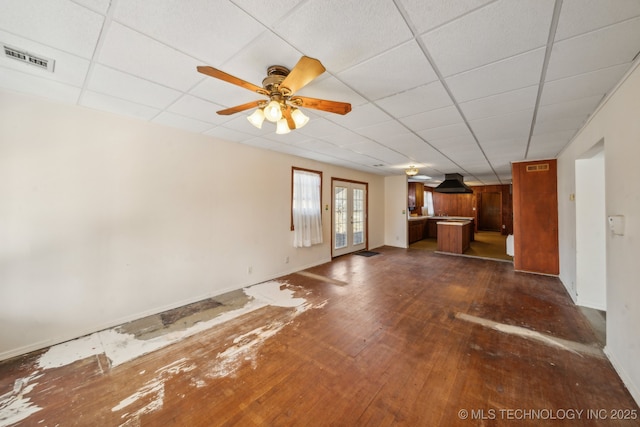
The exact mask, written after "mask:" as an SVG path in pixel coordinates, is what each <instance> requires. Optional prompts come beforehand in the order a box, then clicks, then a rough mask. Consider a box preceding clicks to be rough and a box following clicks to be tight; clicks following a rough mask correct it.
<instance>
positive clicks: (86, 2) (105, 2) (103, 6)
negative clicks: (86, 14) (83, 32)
mask: <svg viewBox="0 0 640 427" xmlns="http://www.w3.org/2000/svg"><path fill="white" fill-rule="evenodd" d="M76 3H79V4H81V5H82V6H84V7H86V8H89V9H91V10H93V11H94V12H98V13H100V14H103V15H104V14H106V13H107V11H108V10H109V6H110V5H111V0H76Z"/></svg>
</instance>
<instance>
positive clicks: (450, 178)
mask: <svg viewBox="0 0 640 427" xmlns="http://www.w3.org/2000/svg"><path fill="white" fill-rule="evenodd" d="M463 181H464V178H463V176H462V175H460V174H459V173H446V174H444V181H442V183H441V184H440V185H438V186H437V187H436V188H434V189H433V191H435V192H438V193H473V190H472V189H471V188H470V187H468V186H467V185H466V184H465V183H464V182H463Z"/></svg>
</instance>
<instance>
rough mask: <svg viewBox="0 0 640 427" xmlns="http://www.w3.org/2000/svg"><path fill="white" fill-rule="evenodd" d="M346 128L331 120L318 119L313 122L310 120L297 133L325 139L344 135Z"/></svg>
mask: <svg viewBox="0 0 640 427" xmlns="http://www.w3.org/2000/svg"><path fill="white" fill-rule="evenodd" d="M343 131H344V128H343V127H342V126H339V125H337V124H335V123H333V122H331V121H329V120H326V119H323V118H321V117H317V118H315V119H313V120H309V123H307V124H306V125H305V126H304V127H303V128H302V129H297V130H296V131H295V132H296V133H299V134H302V135H306V136H308V137H313V138H325V137H328V136H331V135H336V134H339V133H342V132H343Z"/></svg>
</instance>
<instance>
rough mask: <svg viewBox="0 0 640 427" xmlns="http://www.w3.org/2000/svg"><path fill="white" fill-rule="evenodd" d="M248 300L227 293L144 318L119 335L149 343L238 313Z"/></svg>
mask: <svg viewBox="0 0 640 427" xmlns="http://www.w3.org/2000/svg"><path fill="white" fill-rule="evenodd" d="M249 299H250V297H249V296H248V295H247V294H246V293H245V292H243V290H242V289H238V290H237V291H232V292H228V293H226V294H223V295H219V296H216V297H213V298H208V299H206V300H203V301H198V302H195V303H193V304H188V305H185V306H182V307H178V308H175V309H173V310H168V311H165V312H163V313H160V314H154V315H151V316H147V317H143V318H141V319H137V320H134V321H132V322H129V323H126V324H124V325H121V326H119V327H118V328H117V331H118V332H121V333H125V334H132V335H133V336H134V337H135V338H136V339H141V340H148V339H152V338H156V337H159V336H161V335H165V334H168V333H171V332H176V331H185V330H187V329H189V328H190V327H192V326H193V325H195V324H196V323H200V322H206V321H209V320H211V319H213V318H215V317H217V316H219V315H221V314H223V313H226V312H229V311H233V310H237V309H240V308H242V307H244V306H245V305H246V304H247V303H248V302H249Z"/></svg>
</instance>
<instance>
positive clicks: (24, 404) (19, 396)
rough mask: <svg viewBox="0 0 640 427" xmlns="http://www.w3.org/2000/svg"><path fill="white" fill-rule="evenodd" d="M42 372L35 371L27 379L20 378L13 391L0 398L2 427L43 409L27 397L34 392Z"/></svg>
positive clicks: (16, 381)
mask: <svg viewBox="0 0 640 427" xmlns="http://www.w3.org/2000/svg"><path fill="white" fill-rule="evenodd" d="M41 376H42V374H41V373H40V371H35V372H34V373H32V374H31V375H29V376H28V377H25V378H18V379H17V380H15V382H14V384H13V390H12V391H10V392H9V393H5V394H3V395H1V396H0V426H9V425H12V424H14V423H17V422H18V421H22V420H23V419H25V418H27V417H28V416H30V415H32V414H35V413H36V412H38V411H39V410H41V409H42V408H41V407H39V406H37V405H35V404H33V403H32V402H31V398H30V397H28V396H27V395H28V394H29V393H31V392H32V391H33V389H34V388H35V386H36V385H38V383H37V382H33V380H36V379H38V378H40V377H41Z"/></svg>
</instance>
